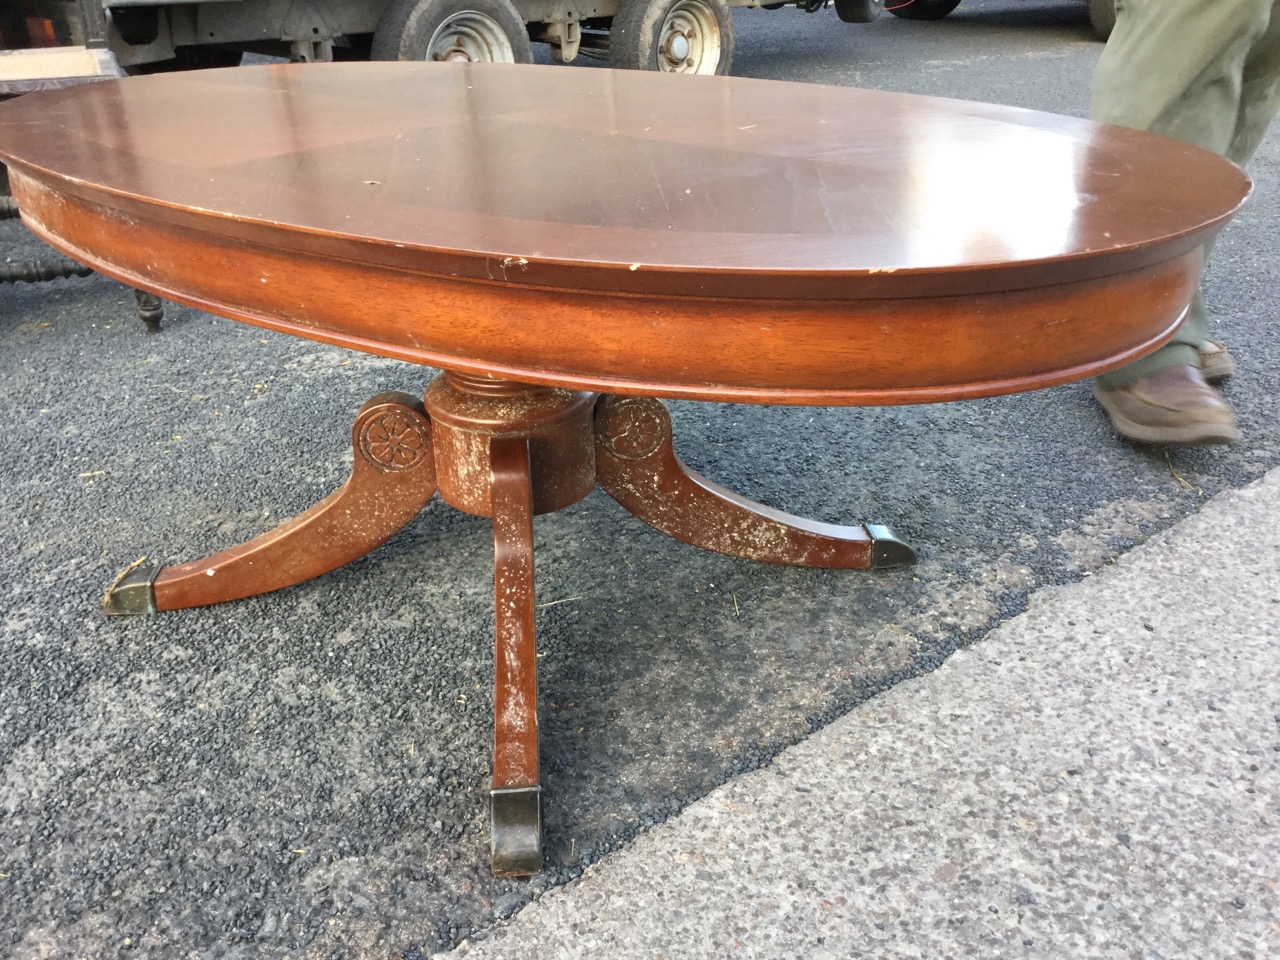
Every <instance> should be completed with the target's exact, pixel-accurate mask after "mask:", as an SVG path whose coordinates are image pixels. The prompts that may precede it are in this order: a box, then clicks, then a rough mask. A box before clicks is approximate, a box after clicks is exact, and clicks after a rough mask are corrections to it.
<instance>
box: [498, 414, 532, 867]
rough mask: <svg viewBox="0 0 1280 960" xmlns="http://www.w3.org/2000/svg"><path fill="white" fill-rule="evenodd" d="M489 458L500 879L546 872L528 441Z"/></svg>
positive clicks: (502, 444) (505, 441)
mask: <svg viewBox="0 0 1280 960" xmlns="http://www.w3.org/2000/svg"><path fill="white" fill-rule="evenodd" d="M489 457H490V464H491V466H490V471H491V477H492V483H493V485H492V503H493V553H494V564H493V583H494V620H495V630H494V639H495V647H494V658H493V659H494V697H493V792H492V794H491V800H490V804H491V806H490V811H491V815H492V817H491V833H490V844H491V846H490V854H491V861H490V862H491V866H492V869H493V872H494V873H495V874H497V875H498V876H528V875H531V874H535V873H537V872H538V871H539V870H540V869H541V868H542V812H541V797H540V792H541V788H540V787H539V785H538V661H537V652H536V649H535V646H534V605H533V491H532V485H531V480H530V473H529V441H528V440H527V439H526V438H524V437H495V438H493V439H492V440H491V441H490V447H489Z"/></svg>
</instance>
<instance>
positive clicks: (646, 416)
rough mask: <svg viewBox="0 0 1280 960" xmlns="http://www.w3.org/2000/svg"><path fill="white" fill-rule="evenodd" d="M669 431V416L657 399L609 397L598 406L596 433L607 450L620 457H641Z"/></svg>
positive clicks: (654, 450)
mask: <svg viewBox="0 0 1280 960" xmlns="http://www.w3.org/2000/svg"><path fill="white" fill-rule="evenodd" d="M670 435H671V420H670V418H669V416H668V415H667V411H666V408H665V407H664V406H663V405H662V403H661V402H660V401H658V400H651V399H648V398H646V397H609V398H607V399H606V400H604V402H603V403H602V404H601V406H600V410H599V413H598V415H597V420H596V436H597V437H599V438H600V442H601V445H602V446H603V447H604V450H605V452H606V453H608V454H610V455H611V456H614V457H617V458H618V459H619V460H643V459H644V458H645V457H648V456H651V455H652V454H654V453H655V452H657V450H658V448H660V447H661V446H662V444H663V443H664V442H665V441H666V440H667V439H668V438H669V437H670Z"/></svg>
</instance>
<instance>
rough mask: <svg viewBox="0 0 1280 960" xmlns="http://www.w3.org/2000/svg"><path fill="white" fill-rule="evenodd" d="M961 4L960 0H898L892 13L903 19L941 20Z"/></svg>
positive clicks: (891, 8)
mask: <svg viewBox="0 0 1280 960" xmlns="http://www.w3.org/2000/svg"><path fill="white" fill-rule="evenodd" d="M958 6H960V0H896V2H895V3H894V4H893V5H892V6H890V7H888V10H889V12H890V13H892V14H893V15H894V16H895V17H901V18H902V19H903V20H941V19H942V18H943V17H945V16H946V15H947V14H948V13H950V12H951V11H952V10H954V9H955V8H956V7H958Z"/></svg>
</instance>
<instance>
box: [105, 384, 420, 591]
mask: <svg viewBox="0 0 1280 960" xmlns="http://www.w3.org/2000/svg"><path fill="white" fill-rule="evenodd" d="M352 445H353V446H354V448H355V466H354V468H353V469H352V471H351V477H350V478H349V479H348V480H347V482H346V483H345V484H343V485H342V487H341V488H339V489H338V490H337V491H335V492H334V493H332V494H330V495H329V496H328V497H326V498H325V499H324V500H322V501H320V502H319V503H317V504H316V505H315V506H313V507H311V509H309V510H307V511H306V512H305V513H302V514H299V515H298V516H296V517H294V518H293V519H292V520H289V521H287V522H285V523H283V524H281V525H280V526H279V527H276V528H275V529H274V530H271V531H269V532H267V533H264V534H263V535H262V536H260V537H256V538H255V539H253V540H250V541H249V542H248V543H244V544H241V545H240V546H237V547H232V548H231V549H229V550H223V551H222V552H221V553H216V554H214V555H213V556H210V557H205V558H204V559H202V560H193V561H191V562H190V563H184V564H181V565H179V566H173V567H160V568H156V567H151V566H143V565H138V564H135V565H134V566H133V567H130V568H129V569H128V570H126V571H125V572H124V573H123V574H121V575H120V578H119V579H118V580H117V581H116V582H115V584H114V585H113V586H112V587H111V589H110V590H108V591H107V596H106V598H105V600H104V601H103V608H104V609H105V611H106V612H107V613H109V614H130V613H155V612H157V611H160V610H180V609H183V608H186V607H203V606H208V605H209V604H212V603H221V602H223V601H225V600H239V599H241V598H243V597H252V596H257V595H258V594H261V593H269V592H270V591H272V590H279V589H281V588H282V587H289V586H293V585H294V584H298V583H302V582H303V581H304V580H310V579H311V578H312V577H318V576H320V575H321V574H322V573H328V572H329V571H330V570H336V569H337V568H338V567H341V566H343V565H344V564H347V563H350V562H351V561H352V560H356V559H358V558H360V557H362V556H364V555H365V554H367V553H368V552H369V551H371V550H373V549H374V548H375V547H378V546H380V545H382V544H383V543H385V542H386V541H387V540H389V539H391V537H392V536H393V535H395V534H396V533H397V532H398V531H400V530H401V529H402V528H404V527H405V526H406V525H407V524H408V523H409V521H411V520H412V519H413V518H414V517H416V516H417V515H418V514H419V513H420V512H421V510H422V508H423V507H425V506H426V504H427V502H428V501H429V500H430V499H431V497H432V496H433V495H434V494H435V490H436V480H435V463H434V460H433V455H432V449H431V422H430V420H428V418H427V415H426V413H425V412H423V409H422V404H421V403H419V401H418V400H417V398H415V397H412V396H410V395H409V394H406V393H383V394H379V395H378V396H376V397H374V398H373V399H372V400H370V401H369V402H368V403H366V404H365V405H364V406H363V407H361V408H360V413H359V414H358V415H357V416H356V421H355V425H354V427H353V428H352Z"/></svg>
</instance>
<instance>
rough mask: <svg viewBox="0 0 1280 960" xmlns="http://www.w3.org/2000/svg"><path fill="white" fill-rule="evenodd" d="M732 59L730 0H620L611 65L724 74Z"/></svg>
mask: <svg viewBox="0 0 1280 960" xmlns="http://www.w3.org/2000/svg"><path fill="white" fill-rule="evenodd" d="M732 63H733V18H732V16H731V15H730V14H729V5H728V4H727V3H726V2H725V0H619V2H618V11H617V13H615V14H614V15H613V26H612V27H611V28H610V30H609V65H610V66H612V67H615V68H619V69H624V70H659V71H661V72H663V73H700V74H704V75H708V74H721V75H723V74H727V73H728V72H729V67H730V66H731V65H732Z"/></svg>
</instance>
